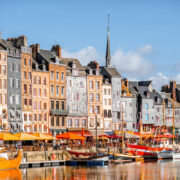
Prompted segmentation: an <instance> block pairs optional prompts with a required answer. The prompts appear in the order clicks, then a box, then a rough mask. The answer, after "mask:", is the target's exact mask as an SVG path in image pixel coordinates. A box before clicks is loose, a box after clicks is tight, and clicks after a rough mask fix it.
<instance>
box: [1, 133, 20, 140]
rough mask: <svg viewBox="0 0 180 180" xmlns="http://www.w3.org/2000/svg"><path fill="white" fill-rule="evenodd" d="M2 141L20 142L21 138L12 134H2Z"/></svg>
mask: <svg viewBox="0 0 180 180" xmlns="http://www.w3.org/2000/svg"><path fill="white" fill-rule="evenodd" d="M0 140H3V141H19V140H20V138H19V137H17V136H15V135H13V134H11V133H0Z"/></svg>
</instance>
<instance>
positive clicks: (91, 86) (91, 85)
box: [89, 81, 93, 89]
mask: <svg viewBox="0 0 180 180" xmlns="http://www.w3.org/2000/svg"><path fill="white" fill-rule="evenodd" d="M89 89H93V81H89Z"/></svg>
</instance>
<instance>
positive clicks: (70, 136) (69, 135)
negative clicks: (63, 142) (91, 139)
mask: <svg viewBox="0 0 180 180" xmlns="http://www.w3.org/2000/svg"><path fill="white" fill-rule="evenodd" d="M56 138H58V139H80V140H85V139H86V138H84V137H82V136H79V135H76V134H73V133H70V132H67V133H64V134H60V135H57V136H56Z"/></svg>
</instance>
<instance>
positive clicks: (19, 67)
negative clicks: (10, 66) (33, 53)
mask: <svg viewBox="0 0 180 180" xmlns="http://www.w3.org/2000/svg"><path fill="white" fill-rule="evenodd" d="M17 66H18V71H17V72H20V71H21V66H20V64H18V65H17Z"/></svg>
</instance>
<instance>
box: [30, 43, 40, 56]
mask: <svg viewBox="0 0 180 180" xmlns="http://www.w3.org/2000/svg"><path fill="white" fill-rule="evenodd" d="M30 47H31V48H32V56H33V58H34V59H37V53H38V52H39V50H40V46H39V44H32V45H30Z"/></svg>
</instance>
